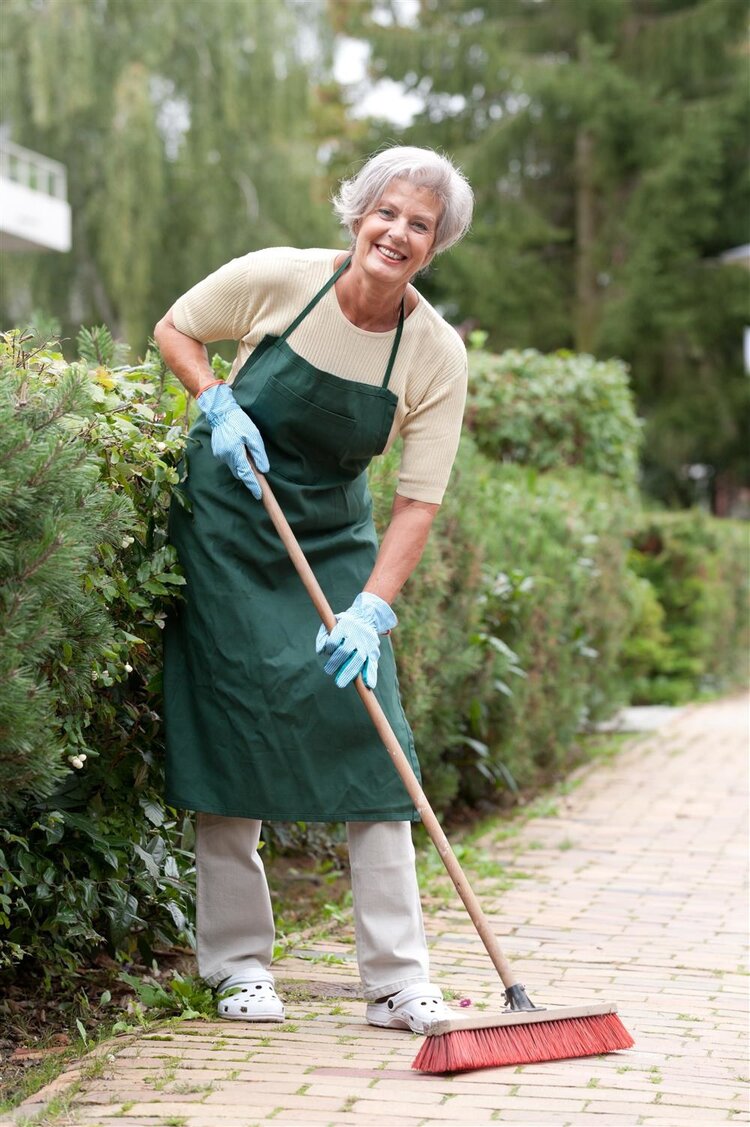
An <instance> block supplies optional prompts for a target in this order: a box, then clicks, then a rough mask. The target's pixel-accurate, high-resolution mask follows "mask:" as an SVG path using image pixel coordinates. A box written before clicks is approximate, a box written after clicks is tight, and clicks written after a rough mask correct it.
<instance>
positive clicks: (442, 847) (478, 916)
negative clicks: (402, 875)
mask: <svg viewBox="0 0 750 1127" xmlns="http://www.w3.org/2000/svg"><path fill="white" fill-rule="evenodd" d="M248 461H249V462H250V465H251V467H252V470H253V473H254V474H255V476H256V477H257V479H258V482H259V483H260V488H261V497H262V500H263V505H264V508H265V510H266V512H267V513H268V515H269V517H270V518H271V521H272V522H273V525H274V528H275V529H276V531H277V532H278V534H279V536H280V537H281V540H282V542H283V544H284V547H285V548H286V550H287V552H288V553H289V558H290V559H291V561H292V563H293V564H294V566H295V568H296V570H297V573H298V575H299V577H300V579H301V580H302V582H303V584H304V586H305V589H306V591H307V593H308V595H309V596H310V598H311V599H312V601H313V604H314V606H315V609H316V611H317V612H318V614H319V615H320V618H321V621H322V623H323V625H324V626H325V628H326V630H328V631H329V632H330V631H331V630H333V628H334V626H335V625H336V616H335V614H334V613H333V611H332V610H331V608H330V606H329V604H328V600H327V599H326V597H325V595H324V594H323V591H322V589H321V586H320V584H319V583H318V581H317V579H316V578H315V574H314V572H313V570H312V568H311V567H310V565H309V563H308V562H307V559H306V557H305V554H304V552H303V551H302V549H301V548H300V546H299V544H298V542H297V537H296V536H295V535H294V533H293V532H292V529H291V528H290V526H289V522H288V521H287V519H286V517H285V516H284V513H283V512H282V510H281V506H280V505H279V503H278V501H277V500H276V498H275V496H274V494H273V490H272V489H271V487H270V485H269V484H268V481H267V480H266V478H265V476H264V474H262V473H260V471H259V470H257V469H256V468H255V465H254V464H253V461H252V459H251V458H250V455H249V454H248ZM354 684H355V685H356V687H357V692H358V693H359V695H360V697H361V698H362V703H363V704H364V706H365V708H366V709H367V711H368V713H369V714H370V719H371V720H372V722H373V724H374V725H375V728H376V730H377V733H378V735H379V736H380V738H381V740H382V741H383V743H384V744H385V749H386V751H387V752H388V754H389V755H390V757H391V759H392V760H393V764H394V766H395V768H396V770H397V771H398V773H399V775H400V777H401V781H402V782H403V784H404V786H405V787H406V789H407V791H408V793H409V797H410V798H411V800H412V802H413V803H414V805H415V807H416V809H417V812H418V813H419V816H420V817H421V819H422V822H423V823H424V825H425V827H426V829H427V832H428V834H429V835H430V837H431V838H432V842H433V844H434V846H435V848H436V849H437V851H438V853H439V854H440V858H441V860H442V862H443V864H444V865H445V867H446V869H447V870H448V874H449V876H450V878H451V880H452V881H453V883H454V885H455V886H456V892H457V893H458V895H459V896H460V897H461V899H462V900H463V902H464V904H465V906H466V910H467V912H468V913H469V915H470V917H471V921H472V923H473V924H474V927H475V928H476V929H477V932H478V934H479V938H480V939H481V940H482V943H484V946H485V948H486V949H487V954H488V955H489V957H490V958H491V959H492V962H493V963H494V965H495V967H496V969H497V973H498V974H499V975H500V978H501V979H502V981H503V985H504V986H505V987H506V988H507V989H510V987H511V986H515V985H516V983H517V981H518V980H517V978H516V976H515V975H514V973H513V971H512V969H511V966H510V963H509V962H508V960H507V959H506V957H505V955H504V954H503V952H502V950H501V949H500V944H499V943H498V941H497V939H496V937H495V935H494V934H493V932H492V930H491V929H490V925H489V921H488V920H487V917H486V916H485V914H484V912H483V911H482V909H481V907H480V904H479V901H478V900H477V898H476V896H475V895H474V891H473V889H472V888H471V886H470V884H469V882H468V880H467V879H466V876H465V874H464V871H463V869H462V868H461V866H460V864H459V862H458V858H457V857H456V854H455V853H454V852H453V850H452V849H451V845H450V842H449V841H448V839H447V837H446V836H445V833H444V832H443V827H442V826H441V825H440V822H439V821H438V820H437V817H436V815H435V812H434V810H433V809H432V807H431V806H430V804H429V802H428V801H427V798H426V796H425V793H424V791H423V790H422V788H421V786H420V785H419V781H418V779H417V776H416V775H415V774H414V771H413V770H412V766H411V764H410V762H409V760H408V759H407V758H406V756H405V755H404V752H403V749H402V747H401V744H400V743H399V742H398V740H397V738H396V735H395V733H394V731H393V729H392V728H391V726H390V724H389V723H388V719H387V717H386V715H385V713H384V712H383V709H382V708H381V707H380V704H379V703H378V700H377V698H376V696H375V694H374V693H373V692H372V691H371V690H370V689H368V688H367V686H366V685H365V683H364V681H363V680H362V677H361V675H360V676H358V677H357V679H356V681H355V682H354Z"/></svg>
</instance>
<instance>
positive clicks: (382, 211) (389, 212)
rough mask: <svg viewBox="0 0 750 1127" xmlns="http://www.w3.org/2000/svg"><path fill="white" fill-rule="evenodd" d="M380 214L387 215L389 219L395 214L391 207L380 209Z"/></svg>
mask: <svg viewBox="0 0 750 1127" xmlns="http://www.w3.org/2000/svg"><path fill="white" fill-rule="evenodd" d="M378 213H379V214H380V215H385V216H386V217H387V218H390V217H391V215H393V212H392V211H391V209H390V208H389V207H379V208H378Z"/></svg>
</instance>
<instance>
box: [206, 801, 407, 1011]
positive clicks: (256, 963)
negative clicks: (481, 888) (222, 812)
mask: <svg viewBox="0 0 750 1127" xmlns="http://www.w3.org/2000/svg"><path fill="white" fill-rule="evenodd" d="M260 828H261V823H260V822H259V821H255V820H254V819H251V818H225V817H221V816H219V815H216V814H199V815H198V818H197V827H196V843H195V856H196V869H197V877H198V902H197V916H198V919H197V940H198V969H199V972H200V974H201V976H202V977H203V978H204V979H205V980H206V981H207V982H208V983H210V985H212V986H218V985H219V984H220V983H221V982H223V981H224V980H225V979H226V978H229V977H230V976H236V975H238V974H246V973H250V974H252V973H257V972H258V971H259V970H267V969H268V968H269V967H270V965H271V960H272V957H273V944H274V922H273V911H272V908H271V897H270V895H269V891H268V883H267V881H266V874H265V872H264V869H263V862H262V861H261V859H260V855H259V853H258V841H259V839H260ZM346 829H347V838H348V842H349V860H350V863H351V874H352V895H353V900H354V925H355V937H356V942H357V962H358V964H359V973H360V977H361V979H362V987H363V992H364V996H365V998H366V999H367V1000H368V1001H372V1000H374V999H376V998H382V997H385V996H386V995H390V994H395V993H397V992H398V991H399V990H403V988H404V987H405V986H411V985H414V984H415V983H427V982H429V959H428V955H427V941H426V939H425V933H424V924H423V921H422V908H421V904H420V899H419V888H418V886H417V875H416V870H415V866H414V845H413V843H412V839H411V824H410V823H409V822H348V823H347V827H346Z"/></svg>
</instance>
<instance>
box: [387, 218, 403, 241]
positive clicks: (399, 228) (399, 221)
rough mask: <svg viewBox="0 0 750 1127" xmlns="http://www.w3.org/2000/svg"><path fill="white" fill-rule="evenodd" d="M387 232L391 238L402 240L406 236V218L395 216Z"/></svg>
mask: <svg viewBox="0 0 750 1127" xmlns="http://www.w3.org/2000/svg"><path fill="white" fill-rule="evenodd" d="M389 233H390V236H391V238H392V239H399V240H403V239H404V238H405V237H406V220H405V219H403V217H401V216H396V217H395V218H394V220H393V221H392V223H391V226H390V232H389Z"/></svg>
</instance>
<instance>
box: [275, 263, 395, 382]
mask: <svg viewBox="0 0 750 1127" xmlns="http://www.w3.org/2000/svg"><path fill="white" fill-rule="evenodd" d="M351 261H352V256H351V255H349V257H348V258H346V259H344V261H343V262H342V263H341V265H340V266H339V268H338V270H337V271H336V272H335V274H332V275H331V277H330V278H329V279H328V281H327V282H326V284H325V285H324V286H322V288H321V289H319V290H318V292H317V293H316V295H315V297H314V298H313V299H312V301H310V302H308V304H307V305H306V306H305V308H304V309H303V310H302V312H301V313H300V314H299V315H298V316H297V317H295V318H294V320H293V321H292V323H291V325H290V326H289V327H288V329H286V330H285V331H284V332H283V333H282V334H281V336H280V337H279V340H282V341H285V340H286V339H287V338H288V337H289V336H291V334H292V333H293V332H294V330H295V329H296V328H297V327H298V326H299V325H301V324H302V322H303V321H304V319H305V317H306V316H307V314H308V313H310V312H311V311H312V310H313V309H314V308H315V306H316V305H317V304H318V302H319V301H320V299H321V298H323V297H325V295H326V294H327V293H328V291H329V290H330V289H331V287H332V286H335V284H336V282H337V281H338V280H339V278H340V277H341V275H342V274H343V273H344V271H345V270H346V268H347V266H349V264H350V263H351ZM404 316H405V312H404V299H403V298H402V299H401V308H400V309H399V313H398V325H397V326H396V336H395V337H394V340H393V347H392V349H391V355H390V356H389V358H388V367H387V368H386V370H385V377H384V379H383V384H382V386H383V388H387V387H388V383H389V382H390V378H391V372H392V371H393V365H394V364H395V363H396V353H397V352H398V346H399V344H400V343H401V334H402V332H403V331H404Z"/></svg>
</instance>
